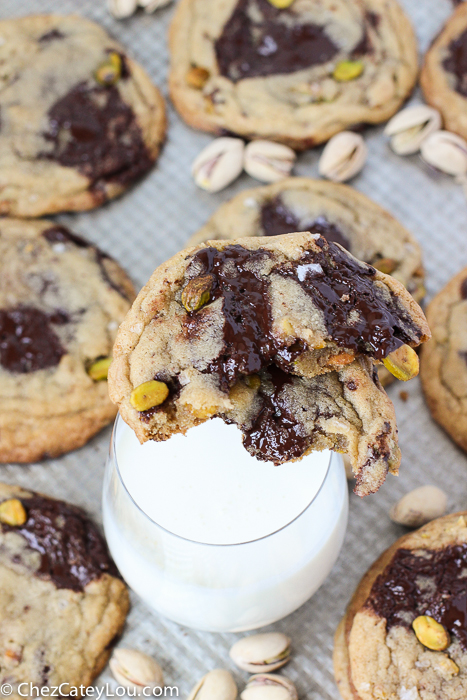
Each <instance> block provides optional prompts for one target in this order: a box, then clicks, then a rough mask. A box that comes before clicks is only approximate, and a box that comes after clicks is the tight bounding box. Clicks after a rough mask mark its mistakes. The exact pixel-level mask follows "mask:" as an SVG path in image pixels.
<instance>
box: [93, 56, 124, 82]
mask: <svg viewBox="0 0 467 700" xmlns="http://www.w3.org/2000/svg"><path fill="white" fill-rule="evenodd" d="M121 75H122V59H121V56H120V55H119V54H118V53H117V52H116V51H111V52H110V53H109V57H108V59H107V61H104V63H101V65H100V66H99V67H98V68H97V70H96V72H95V74H94V77H95V78H96V80H97V82H98V83H99V84H100V85H106V86H110V85H115V83H116V82H118V80H120V77H121Z"/></svg>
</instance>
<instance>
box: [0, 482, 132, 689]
mask: <svg viewBox="0 0 467 700" xmlns="http://www.w3.org/2000/svg"><path fill="white" fill-rule="evenodd" d="M0 586H1V591H2V595H1V598H0V681H1V683H8V684H10V686H12V694H11V695H10V696H9V697H11V698H13V699H14V700H19V699H20V697H26V696H27V697H30V695H29V692H28V688H29V683H32V684H34V685H36V686H39V688H42V687H44V686H47V687H50V686H59V685H60V684H61V683H65V684H66V683H68V684H69V687H72V686H76V687H79V686H80V685H84V686H86V687H87V686H88V685H90V684H91V683H92V681H93V679H94V678H95V677H96V676H97V675H98V674H99V673H100V672H101V670H102V669H103V667H104V666H105V664H106V662H107V659H108V657H109V655H110V651H111V646H112V643H113V642H114V641H115V640H116V638H117V637H118V635H119V634H120V633H121V631H122V628H123V624H124V622H125V618H126V615H127V612H128V607H129V596H128V591H127V588H126V586H125V584H124V583H123V581H122V580H121V578H120V576H119V574H118V572H117V569H116V567H115V564H114V563H113V561H112V560H111V558H110V555H109V553H108V551H107V547H106V544H105V541H104V539H103V537H102V536H101V535H100V533H99V531H98V529H97V527H96V526H95V525H94V523H93V522H92V521H91V520H90V519H89V518H88V516H87V514H86V513H85V512H84V511H82V510H81V508H77V507H76V506H73V505H70V504H68V503H65V502H64V501H59V500H56V499H53V498H49V497H48V496H45V495H43V494H40V493H35V492H31V491H27V490H25V489H23V488H20V487H19V486H9V485H7V484H2V483H0ZM21 683H23V686H22V687H18V686H20V685H21Z"/></svg>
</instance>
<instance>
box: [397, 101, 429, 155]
mask: <svg viewBox="0 0 467 700" xmlns="http://www.w3.org/2000/svg"><path fill="white" fill-rule="evenodd" d="M440 128H441V115H440V113H439V112H438V110H436V109H433V107H428V106H427V105H414V106H412V107H407V108H406V109H403V110H402V111H400V112H399V113H398V114H396V115H395V116H394V117H393V118H392V119H391V120H390V121H389V122H388V123H387V125H386V128H385V130H384V133H385V134H386V136H389V137H390V144H391V148H392V150H393V151H394V152H395V153H397V154H398V155H400V156H406V155H409V154H411V153H417V151H419V150H420V146H421V145H422V142H423V141H424V140H425V139H426V138H427V136H429V135H430V134H432V133H433V132H434V131H438V129H440Z"/></svg>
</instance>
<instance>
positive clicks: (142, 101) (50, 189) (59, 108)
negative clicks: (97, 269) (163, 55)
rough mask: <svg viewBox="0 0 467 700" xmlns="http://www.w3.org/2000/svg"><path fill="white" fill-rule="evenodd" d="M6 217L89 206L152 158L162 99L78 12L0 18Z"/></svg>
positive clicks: (1, 189)
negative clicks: (9, 18) (66, 14)
mask: <svg viewBox="0 0 467 700" xmlns="http://www.w3.org/2000/svg"><path fill="white" fill-rule="evenodd" d="M0 39H1V41H0V65H1V66H2V71H1V75H0V110H1V115H2V119H1V127H0V214H4V215H5V214H7V215H10V216H21V217H36V216H41V215H43V214H48V213H54V212H59V211H64V210H66V211H80V210H85V209H91V208H93V207H96V206H98V205H100V204H102V203H103V202H105V201H107V200H108V199H111V198H113V197H116V196H117V195H119V194H121V193H122V192H123V191H124V190H126V189H127V188H128V187H129V186H130V185H131V184H132V183H133V182H134V181H135V180H136V179H138V178H139V177H141V176H142V175H143V174H144V173H145V172H146V171H147V170H149V168H151V166H152V164H153V163H154V161H155V160H156V157H157V155H158V153H159V149H160V146H161V142H162V140H163V138H164V134H165V128H166V119H165V106H164V101H163V99H162V97H161V95H160V93H159V91H158V90H157V88H156V87H155V86H154V85H153V84H152V83H151V81H150V79H149V77H148V75H147V74H146V72H145V71H144V70H143V68H141V66H139V65H138V64H137V63H135V62H134V61H133V60H132V59H131V58H129V57H128V56H127V55H126V53H125V50H124V49H123V48H122V46H121V45H120V44H119V43H117V42H116V41H115V40H114V39H112V38H111V37H110V36H109V35H108V34H107V32H105V31H104V30H103V29H102V28H101V27H99V25H97V24H95V23H94V22H90V21H89V20H87V19H85V18H84V17H80V16H78V15H68V16H61V15H34V16H29V17H23V18H20V19H11V20H3V21H0Z"/></svg>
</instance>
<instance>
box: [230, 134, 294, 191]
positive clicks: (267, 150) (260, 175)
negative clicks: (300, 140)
mask: <svg viewBox="0 0 467 700" xmlns="http://www.w3.org/2000/svg"><path fill="white" fill-rule="evenodd" d="M296 158H297V156H296V153H295V151H293V150H292V149H291V148H289V147H288V146H284V145H283V144H281V143H274V141H261V140H258V141H251V143H249V144H248V146H247V147H246V148H245V155H244V158H243V167H244V168H245V170H246V172H247V173H248V175H250V176H251V177H254V178H256V179H257V180H260V181H261V182H278V180H282V179H283V178H284V177H287V176H288V175H290V172H291V170H292V168H293V165H294V163H295V160H296Z"/></svg>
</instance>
